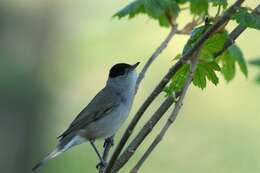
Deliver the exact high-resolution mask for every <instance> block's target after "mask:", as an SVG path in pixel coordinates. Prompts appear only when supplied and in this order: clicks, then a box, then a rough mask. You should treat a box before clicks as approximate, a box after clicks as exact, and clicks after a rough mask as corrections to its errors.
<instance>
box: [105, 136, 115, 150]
mask: <svg viewBox="0 0 260 173" xmlns="http://www.w3.org/2000/svg"><path fill="white" fill-rule="evenodd" d="M109 144H110V145H111V146H113V145H114V138H113V137H110V138H107V139H105V142H104V145H103V147H104V148H106V146H107V145H109Z"/></svg>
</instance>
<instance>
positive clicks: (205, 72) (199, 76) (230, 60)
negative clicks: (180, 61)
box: [164, 26, 248, 95]
mask: <svg viewBox="0 0 260 173" xmlns="http://www.w3.org/2000/svg"><path fill="white" fill-rule="evenodd" d="M206 28H207V26H201V27H198V28H195V29H194V30H193V32H192V34H191V37H190V39H189V40H188V42H187V43H186V45H185V47H184V49H183V52H182V54H185V53H186V52H187V51H188V50H189V49H190V48H191V47H192V46H193V44H194V43H195V42H196V40H197V39H198V38H199V37H200V36H201V34H202V33H203V31H204V30H205V29H206ZM227 39H228V33H227V31H220V32H218V33H215V34H213V35H212V36H211V37H210V38H209V39H208V40H207V41H206V42H205V43H204V45H203V46H202V48H201V50H200V53H199V63H198V65H197V68H196V71H195V74H194V77H193V84H194V85H195V86H197V87H199V88H201V89H204V88H205V87H206V85H207V81H209V82H211V83H213V84H214V85H217V84H218V83H219V77H218V75H217V73H220V74H222V75H223V76H224V78H225V80H226V81H227V82H229V81H230V80H232V79H233V78H234V76H235V71H236V65H235V64H236V63H237V64H238V65H239V67H240V70H241V71H242V73H243V74H244V75H245V76H246V77H247V73H248V71H247V65H246V61H245V59H244V57H243V54H242V52H241V50H240V49H239V47H238V46H236V45H233V46H231V47H229V48H228V49H227V50H226V51H225V52H224V53H223V54H222V55H221V56H219V57H215V55H216V53H218V52H219V51H221V50H222V49H223V46H224V44H225V42H226V40H227ZM178 57H180V56H178ZM188 73H189V65H188V64H185V65H183V66H182V67H181V68H180V69H179V70H178V71H177V72H176V73H175V74H174V76H173V77H172V79H171V82H170V84H169V85H168V86H166V88H165V90H164V91H165V92H166V93H167V95H170V94H172V93H173V92H178V91H180V90H181V89H182V87H183V84H184V82H185V79H186V78H187V76H188Z"/></svg>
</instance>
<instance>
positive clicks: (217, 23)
mask: <svg viewBox="0 0 260 173" xmlns="http://www.w3.org/2000/svg"><path fill="white" fill-rule="evenodd" d="M242 2H244V0H237V1H236V2H235V3H234V4H233V5H232V6H231V7H229V8H228V9H227V10H226V12H225V13H223V15H222V16H221V17H220V18H219V19H217V20H216V21H215V23H214V24H213V25H212V26H211V27H209V29H207V30H206V31H205V32H204V33H203V34H202V36H201V37H200V38H199V39H198V41H197V42H196V43H195V44H194V45H193V46H192V47H191V48H190V49H189V50H188V51H187V52H186V54H184V55H183V56H182V58H181V59H180V60H179V61H178V62H177V63H176V64H175V65H174V66H172V67H171V68H170V69H169V71H168V73H167V74H166V75H165V76H164V77H163V79H162V80H161V81H160V82H159V84H158V85H157V86H156V88H155V89H154V90H153V91H152V93H151V94H150V95H149V96H148V98H147V99H146V100H145V102H144V103H143V104H142V106H141V107H140V108H139V110H138V111H137V113H136V115H135V116H134V118H133V120H132V121H131V123H130V124H129V126H128V128H127V129H126V131H125V133H124V135H123V136H122V138H121V140H120V142H119V144H118V146H117V148H116V150H115V152H114V153H113V156H112V158H111V159H110V161H109V164H108V167H107V168H106V171H105V172H106V173H110V172H111V170H112V167H115V168H113V171H112V172H116V170H118V168H117V167H118V166H116V165H120V164H119V163H117V164H115V162H120V161H121V160H120V159H118V160H117V158H118V155H119V154H120V153H121V150H122V149H123V147H124V146H125V144H126V142H127V140H128V138H129V137H130V135H131V133H132V132H133V130H134V128H135V126H136V124H137V123H138V121H139V120H140V118H141V117H142V115H143V113H144V112H145V110H146V109H147V108H148V106H149V105H150V104H151V103H152V102H153V100H154V99H155V98H156V97H157V96H158V95H159V94H160V93H161V92H162V90H163V88H164V87H165V86H166V84H167V83H168V82H169V80H170V79H171V77H172V75H173V74H175V72H176V71H177V70H178V69H179V68H180V67H181V66H182V65H183V64H184V63H186V62H187V61H188V60H189V58H190V57H192V55H193V54H194V52H196V50H198V48H199V47H200V46H201V45H202V44H203V43H204V42H205V41H206V40H207V39H208V38H209V37H210V36H211V34H213V33H214V32H215V31H216V30H217V29H218V28H219V27H221V26H222V25H223V24H224V23H225V22H226V21H228V20H229V19H230V17H231V16H232V15H233V14H234V13H235V12H236V11H237V9H238V7H239V6H240V5H241V4H242ZM120 167H121V166H120Z"/></svg>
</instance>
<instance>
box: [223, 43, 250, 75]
mask: <svg viewBox="0 0 260 173" xmlns="http://www.w3.org/2000/svg"><path fill="white" fill-rule="evenodd" d="M228 51H229V54H230V56H231V57H232V58H233V59H234V60H235V61H236V62H237V63H238V65H239V67H240V70H241V71H242V73H243V74H244V75H245V76H246V77H247V75H248V70H247V65H246V61H245V59H244V56H243V53H242V51H241V50H240V48H239V47H238V46H236V45H232V46H230V47H229V49H228Z"/></svg>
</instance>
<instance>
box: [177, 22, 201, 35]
mask: <svg viewBox="0 0 260 173" xmlns="http://www.w3.org/2000/svg"><path fill="white" fill-rule="evenodd" d="M199 24H200V20H199V19H197V20H192V21H191V22H189V23H187V24H186V25H185V26H184V27H183V28H182V29H181V30H178V31H177V34H183V35H189V34H190V33H191V31H192V30H193V29H194V27H195V26H197V25H199Z"/></svg>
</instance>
